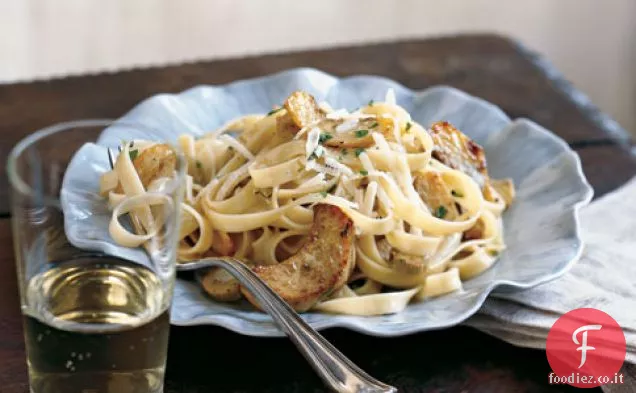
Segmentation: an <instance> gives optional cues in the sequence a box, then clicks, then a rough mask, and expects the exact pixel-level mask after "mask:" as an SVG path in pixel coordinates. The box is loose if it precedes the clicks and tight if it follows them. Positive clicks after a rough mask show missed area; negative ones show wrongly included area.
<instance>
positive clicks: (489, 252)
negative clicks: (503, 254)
mask: <svg viewBox="0 0 636 393" xmlns="http://www.w3.org/2000/svg"><path fill="white" fill-rule="evenodd" d="M488 254H490V256H491V257H496V256H498V255H499V251H497V250H488Z"/></svg>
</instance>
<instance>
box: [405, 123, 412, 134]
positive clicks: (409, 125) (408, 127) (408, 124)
mask: <svg viewBox="0 0 636 393" xmlns="http://www.w3.org/2000/svg"><path fill="white" fill-rule="evenodd" d="M411 126H412V124H411V122H410V121H409V122H408V123H406V132H409V130H410V129H411Z"/></svg>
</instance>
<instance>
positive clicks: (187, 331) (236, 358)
mask: <svg viewBox="0 0 636 393" xmlns="http://www.w3.org/2000/svg"><path fill="white" fill-rule="evenodd" d="M299 66H311V67H316V68H319V69H322V70H324V71H326V72H329V73H333V74H335V75H343V76H344V75H351V74H361V73H364V74H378V75H384V76H386V77H389V78H392V79H395V80H397V81H399V82H401V83H403V84H404V85H406V86H408V87H410V88H413V89H422V88H425V87H427V86H431V85H437V84H447V85H451V86H455V87H457V88H460V89H463V90H465V91H467V92H469V93H471V94H474V95H477V96H480V97H483V98H485V99H486V100H488V101H491V102H493V103H495V104H497V105H499V106H500V107H501V108H503V110H504V111H506V113H508V115H510V116H511V117H513V118H514V117H528V118H530V119H532V120H535V121H537V122H538V123H540V124H542V125H544V126H545V127H547V128H548V129H551V130H552V131H554V132H556V133H557V134H559V135H560V136H561V137H562V138H563V139H565V140H566V141H567V142H568V143H569V144H570V145H571V146H572V147H573V148H574V149H576V150H577V151H578V153H579V154H580V156H581V158H582V161H583V166H584V169H585V172H586V174H587V176H588V179H589V180H590V182H591V183H592V185H593V186H594V188H595V190H596V196H599V195H602V194H604V193H606V192H608V191H611V190H613V189H615V188H616V187H618V186H619V185H621V184H622V183H624V182H625V181H626V180H627V179H629V178H630V177H631V176H633V175H634V174H636V159H635V158H634V156H633V155H632V154H631V153H630V146H631V145H630V137H629V135H628V134H627V133H626V132H625V131H623V130H622V129H621V128H620V127H619V126H617V125H616V123H614V122H613V121H612V120H611V119H609V118H607V117H606V116H605V115H603V114H602V113H600V112H599V111H598V110H597V109H596V108H595V107H594V106H593V105H591V104H590V103H589V102H587V100H586V99H585V98H584V97H583V96H582V95H581V94H580V93H579V92H577V91H576V90H574V89H573V88H572V87H571V86H570V85H569V84H568V83H567V82H566V81H564V80H563V79H562V78H561V76H560V75H559V73H558V72H557V71H556V70H554V69H553V68H552V67H551V66H550V65H549V64H547V63H546V62H545V61H543V60H542V59H541V58H540V57H538V56H536V55H535V54H532V53H530V52H529V51H528V50H526V49H525V48H523V47H522V46H520V45H519V44H518V43H516V42H513V41H510V40H508V39H506V38H503V37H499V36H493V35H480V36H459V37H449V38H439V39H433V40H423V41H407V42H398V43H390V44H378V45H369V46H359V47H350V48H340V49H329V50H318V51H309V52H299V53H292V54H284V55H271V56H259V57H252V58H246V59H237V60H223V61H213V62H204V63H194V64H186V65H179V66H172V67H163V68H152V69H144V70H131V71H125V72H119V73H114V74H100V75H93V76H81V77H71V78H66V79H58V80H52V81H41V82H33V83H23V84H14V85H4V86H0V119H2V121H1V122H0V153H1V155H2V157H3V159H2V161H1V162H0V166H1V167H3V168H2V170H4V165H5V159H4V158H5V157H6V155H7V154H8V152H9V150H10V148H11V147H12V146H13V144H14V143H15V142H16V141H17V140H19V139H20V138H22V137H24V136H25V135H27V134H29V133H30V132H33V131H35V130H37V129H39V128H41V127H44V126H47V125H50V124H52V123H55V122H59V121H64V120H69V119H77V118H105V117H111V118H116V117H118V116H120V115H122V114H123V113H125V112H126V111H127V110H129V109H130V108H131V107H133V106H134V105H135V104H136V103H138V102H139V101H140V100H142V99H144V98H146V97H148V96H150V95H153V94H156V93H161V92H179V91H181V90H183V89H186V88H188V87H191V86H194V85H199V84H222V83H227V82H230V81H233V80H236V79H242V78H249V77H254V76H258V75H264V74H268V73H272V72H276V71H280V70H284V69H287V68H292V67H299ZM7 190H8V184H7V180H6V177H3V178H1V179H0V216H1V217H2V218H0V244H1V245H2V249H1V251H0V392H2V393H26V392H27V391H28V383H27V376H26V367H25V359H24V345H23V341H22V340H23V339H22V327H21V319H20V313H19V304H18V296H17V287H16V279H15V272H14V266H13V265H14V261H13V251H12V247H11V233H10V225H9V202H8V199H7V194H8V192H7ZM325 336H326V337H327V338H328V339H329V340H330V341H332V342H333V343H334V344H335V345H336V346H337V347H339V348H340V349H341V350H342V352H344V353H345V354H346V355H348V356H349V357H350V358H351V359H352V360H353V361H355V362H356V363H358V364H359V365H360V366H361V367H362V368H364V369H366V370H367V371H368V372H370V373H371V374H373V375H375V376H376V377H378V378H379V379H381V380H384V381H386V382H388V383H390V384H393V385H395V386H397V387H399V388H400V389H401V390H400V391H401V392H457V393H460V392H485V393H486V392H487V393H496V392H526V391H527V392H568V391H574V389H573V388H568V387H564V386H549V385H548V383H547V382H548V373H549V372H550V369H549V366H548V364H547V361H546V357H545V354H544V353H543V352H542V351H536V350H529V349H520V348H516V347H513V346H511V345H508V344H506V343H503V342H500V341H498V340H496V339H494V338H491V337H489V336H487V335H485V334H483V333H480V332H478V331H475V330H472V329H469V328H466V327H457V328H452V329H447V330H443V331H437V332H428V333H422V334H415V335H412V336H407V337H401V338H392V339H387V338H384V339H382V338H374V337H366V336H362V335H360V334H358V333H353V332H349V331H344V330H340V329H332V330H329V331H326V332H325ZM168 363H169V364H168V373H167V380H166V392H168V393H177V392H179V393H199V392H200V393H204V392H205V393H208V392H251V391H258V392H272V393H288V392H289V393H291V392H298V393H310V392H311V393H317V392H325V391H326V389H325V388H324V387H323V386H322V385H321V383H320V381H319V380H318V378H317V377H316V376H315V375H314V374H313V372H312V371H311V369H310V368H309V367H308V366H307V364H306V363H305V362H304V360H303V359H302V357H301V356H300V355H299V354H298V353H297V352H296V350H295V349H294V348H293V346H292V344H290V343H289V342H288V341H287V340H286V339H255V338H248V337H243V336H239V335H237V334H234V333H231V332H228V331H225V330H223V329H220V328H215V327H194V328H178V327H175V328H173V329H172V336H171V342H170V353H169V362H168Z"/></svg>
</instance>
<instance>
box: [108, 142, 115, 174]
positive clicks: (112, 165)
mask: <svg viewBox="0 0 636 393" xmlns="http://www.w3.org/2000/svg"><path fill="white" fill-rule="evenodd" d="M115 161H116V160H115V153H113V150H112V149H111V148H110V147H109V148H108V162H109V163H110V169H115Z"/></svg>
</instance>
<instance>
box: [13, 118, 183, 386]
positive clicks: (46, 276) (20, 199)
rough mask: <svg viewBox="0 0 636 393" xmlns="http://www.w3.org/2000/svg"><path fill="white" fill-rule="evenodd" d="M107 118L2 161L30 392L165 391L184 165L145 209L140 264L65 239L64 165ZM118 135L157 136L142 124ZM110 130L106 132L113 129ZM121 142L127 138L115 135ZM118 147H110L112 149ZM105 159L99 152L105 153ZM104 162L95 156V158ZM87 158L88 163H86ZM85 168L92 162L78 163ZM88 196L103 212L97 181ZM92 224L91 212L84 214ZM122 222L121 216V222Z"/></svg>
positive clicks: (43, 136) (26, 146) (65, 129)
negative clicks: (149, 224) (147, 230)
mask: <svg viewBox="0 0 636 393" xmlns="http://www.w3.org/2000/svg"><path fill="white" fill-rule="evenodd" d="M122 124H123V123H113V122H111V121H107V120H83V121H76V122H70V123H64V124H59V125H56V126H53V127H49V128H46V129H44V130H41V131H38V132H36V133H34V134H32V135H30V136H28V137H27V138H25V139H23V140H22V141H20V142H19V143H18V144H17V145H16V146H15V148H14V149H13V151H12V152H11V154H10V156H9V161H8V172H9V179H10V182H11V187H12V210H11V211H12V220H13V237H14V243H15V253H16V265H17V275H18V281H19V287H20V299H21V306H22V315H23V318H24V332H25V340H26V348H27V362H28V368H29V377H30V385H31V392H32V393H76V392H77V393H158V392H162V391H163V380H164V371H165V364H166V355H167V347H168V333H169V322H170V316H169V310H170V303H171V301H172V292H173V287H174V280H175V261H176V247H177V236H178V227H179V210H180V209H178V208H177V207H178V206H179V204H180V203H181V200H182V195H181V194H182V193H183V184H184V180H185V172H186V164H185V161H184V158H183V156H182V155H181V154H179V153H178V152H177V151H176V150H175V155H176V157H177V160H176V167H175V169H174V171H173V172H174V173H173V175H174V176H172V177H170V179H169V180H168V181H167V182H166V183H165V184H164V185H163V186H162V187H161V189H160V190H159V191H156V192H155V194H158V197H159V198H163V201H164V203H160V204H154V205H153V206H152V209H151V210H152V213H151V214H152V215H159V216H160V217H161V219H160V220H154V222H153V225H155V228H154V229H153V231H152V234H153V236H152V238H151V239H150V240H149V241H148V242H147V243H146V244H144V247H145V248H146V249H147V250H150V249H152V252H147V255H148V256H149V257H148V261H144V263H140V262H138V261H137V262H136V261H129V260H125V259H120V258H117V257H114V256H109V255H107V254H104V253H102V252H100V251H96V250H87V249H81V248H77V247H75V246H73V245H72V244H71V242H69V240H68V238H67V236H66V232H65V227H64V214H63V211H62V203H61V199H60V191H61V189H62V184H63V180H64V174H65V171H66V168H67V166H68V165H69V162H70V160H71V158H72V157H73V155H74V154H75V152H77V151H78V150H79V149H80V148H81V147H82V146H84V144H86V143H91V142H92V143H94V142H95V141H96V140H97V138H98V136H99V135H100V133H101V132H102V131H103V130H104V129H105V128H107V127H112V126H114V125H115V126H119V125H122ZM120 128H121V129H122V130H131V129H135V130H141V131H142V133H144V134H146V135H161V134H158V133H157V132H153V130H149V129H148V127H146V126H142V125H134V124H126V125H125V127H120ZM111 129H112V128H111ZM121 139H122V140H126V139H128V140H130V136H129V135H128V137H127V135H121ZM116 151H117V149H115V152H116ZM104 154H106V153H104ZM101 159H102V160H103V157H101ZM89 161H90V160H89ZM85 164H86V165H92V163H91V162H86V163H85ZM85 191H86V197H88V198H94V200H95V203H103V204H104V206H107V199H106V198H103V197H100V196H99V194H98V193H99V179H94V178H92V177H91V178H88V179H86V190H85ZM84 213H85V214H86V215H87V219H89V220H90V219H91V217H90V212H84ZM126 219H129V217H122V219H121V222H122V225H127V224H126V223H125V222H124V221H125V220H126Z"/></svg>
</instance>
